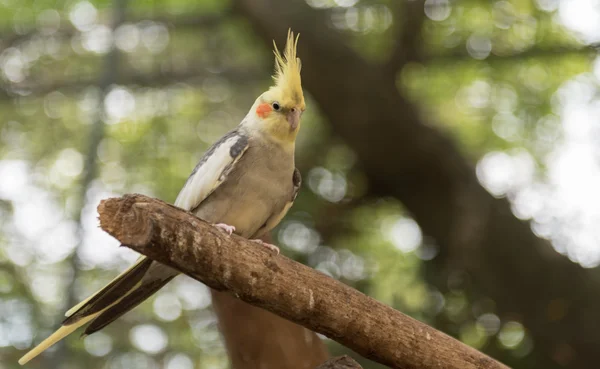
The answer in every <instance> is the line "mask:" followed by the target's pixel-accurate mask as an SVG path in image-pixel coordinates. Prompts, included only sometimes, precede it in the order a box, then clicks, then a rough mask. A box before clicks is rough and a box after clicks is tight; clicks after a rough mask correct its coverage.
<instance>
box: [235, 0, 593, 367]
mask: <svg viewBox="0 0 600 369" xmlns="http://www.w3.org/2000/svg"><path fill="white" fill-rule="evenodd" d="M234 6H235V9H236V11H237V12H238V13H239V14H241V15H243V16H244V17H246V18H247V19H248V20H249V21H250V23H251V24H252V26H254V29H255V30H256V33H257V34H258V35H259V36H260V37H261V38H262V39H263V40H264V41H265V43H266V44H267V45H271V43H272V40H273V39H275V40H276V41H277V42H278V44H280V45H281V44H282V42H283V39H284V37H285V35H286V33H287V30H288V28H289V27H291V28H292V29H293V30H294V31H296V32H298V33H300V34H301V36H300V42H299V45H298V48H299V50H298V55H299V57H300V58H301V59H302V64H303V68H302V78H303V85H304V87H305V88H306V90H307V91H308V92H310V94H311V95H312V96H313V97H314V98H315V100H316V101H317V103H318V104H319V107H320V109H321V111H322V112H323V114H324V115H325V116H326V117H327V118H328V120H329V122H330V124H331V125H332V127H333V128H334V130H335V132H336V133H337V134H338V135H339V136H340V137H341V138H343V139H344V140H345V142H346V143H347V144H348V145H349V146H350V147H351V148H352V149H353V150H354V151H355V152H356V154H357V156H358V158H359V164H360V165H361V166H362V168H363V169H364V171H365V173H366V175H367V176H368V182H369V186H370V191H371V193H372V194H373V195H377V196H394V197H396V198H397V199H399V200H400V201H401V202H402V203H403V204H404V205H405V206H406V208H407V209H408V210H409V211H410V212H411V213H412V216H414V218H415V219H416V220H417V222H418V223H419V225H420V226H421V228H422V229H423V231H424V233H425V234H427V235H429V236H431V237H433V238H434V239H435V241H436V242H437V245H438V247H439V254H438V255H437V257H436V258H435V259H434V261H432V262H430V263H426V266H427V267H428V268H431V269H433V270H432V271H431V272H430V273H429V274H428V275H429V276H435V277H434V278H432V279H430V282H432V283H434V284H435V285H437V286H438V287H439V288H440V289H442V290H444V289H445V288H446V287H445V286H447V283H448V279H449V277H450V276H451V275H453V274H455V273H457V272H458V273H462V274H466V275H468V276H469V277H470V280H471V281H472V282H473V285H474V287H475V288H476V290H477V291H478V292H479V293H480V294H482V295H485V296H489V297H490V298H492V299H493V300H494V301H495V302H496V310H497V313H498V314H499V315H500V317H501V318H508V317H510V319H516V320H520V321H521V322H522V323H523V324H524V325H525V326H526V328H527V329H528V333H529V334H530V335H531V337H532V338H533V341H534V345H535V347H536V349H538V350H539V352H540V353H542V355H543V357H544V358H545V361H544V360H542V362H540V367H545V368H551V367H557V366H560V367H569V368H580V369H583V368H590V369H591V368H596V367H597V366H598V363H599V362H600V351H599V350H598V347H600V330H598V329H597V327H599V326H600V314H598V311H600V294H599V293H598V291H600V282H599V279H598V271H597V270H585V269H583V268H582V267H580V266H579V265H577V264H574V263H572V262H570V261H569V260H568V259H566V258H565V257H563V256H561V255H559V254H558V253H556V252H555V251H554V250H553V248H552V246H551V245H550V243H549V242H548V241H546V240H542V239H539V238H537V237H536V236H535V235H534V234H533V232H532V231H531V229H530V227H529V224H528V223H527V222H523V221H520V220H519V219H517V218H515V216H514V215H513V214H512V212H511V210H510V205H509V203H508V202H507V201H506V200H504V199H502V200H498V199H494V198H493V197H492V196H491V195H490V194H488V193H487V192H486V191H485V190H484V189H483V188H482V187H481V186H480V185H479V183H478V181H477V178H476V175H475V171H474V167H473V165H472V163H470V162H469V161H468V160H467V159H465V158H464V157H463V156H461V154H460V153H459V151H458V149H457V148H456V146H455V145H454V143H453V142H452V141H451V140H450V139H448V138H447V137H446V136H445V135H443V134H442V133H440V132H439V131H438V130H436V129H434V128H432V124H430V122H427V121H425V120H424V119H423V117H421V116H419V114H418V112H417V108H416V107H415V106H414V105H412V104H411V103H410V102H409V101H408V100H407V99H406V98H405V97H404V96H403V95H402V94H401V93H400V92H399V90H398V88H397V86H396V74H395V72H394V71H392V70H391V69H390V68H384V67H382V65H377V64H375V63H369V62H367V61H365V60H364V59H363V58H361V57H360V56H359V55H358V54H357V53H356V52H354V51H353V50H352V49H350V48H349V47H348V46H346V43H345V42H344V40H343V38H342V37H341V36H340V35H339V34H338V33H336V31H335V29H333V28H331V27H329V26H328V24H329V23H330V20H329V18H328V15H327V14H328V13H326V12H324V11H319V10H315V9H312V8H310V7H309V6H308V5H307V4H306V3H305V2H304V1H302V0H289V1H285V2H284V1H278V0H235V1H234ZM265 14H269V16H265ZM418 16H423V15H422V14H420V15H418ZM415 36H417V35H415ZM410 59H411V56H406V57H405V58H404V60H410ZM400 67H401V66H400ZM309 108H310V107H309ZM556 306H560V307H563V308H561V309H559V310H560V311H559V313H556V311H555V310H556V309H555V307H556ZM559 352H567V353H568V355H562V354H559Z"/></svg>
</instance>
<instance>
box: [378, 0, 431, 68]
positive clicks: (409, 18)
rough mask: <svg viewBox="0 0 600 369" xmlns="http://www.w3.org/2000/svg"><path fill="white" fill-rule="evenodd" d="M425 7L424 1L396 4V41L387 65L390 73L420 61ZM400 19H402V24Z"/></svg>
mask: <svg viewBox="0 0 600 369" xmlns="http://www.w3.org/2000/svg"><path fill="white" fill-rule="evenodd" d="M423 6H424V2H423V1H422V0H414V1H398V2H396V5H395V8H396V11H395V12H394V18H395V19H394V24H396V29H397V32H396V41H395V44H394V48H393V49H392V52H391V54H390V57H389V59H388V62H387V65H386V68H387V69H388V70H389V71H390V72H395V71H397V70H399V69H401V68H402V66H403V65H404V64H406V63H407V62H409V61H412V60H418V59H420V58H419V45H420V44H421V41H422V40H421V27H423V21H424V20H425V13H424V10H423ZM397 8H401V9H397ZM400 19H402V22H401V23H400V22H399V21H400Z"/></svg>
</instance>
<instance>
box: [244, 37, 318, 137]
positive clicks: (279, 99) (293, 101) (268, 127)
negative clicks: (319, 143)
mask: <svg viewBox="0 0 600 369" xmlns="http://www.w3.org/2000/svg"><path fill="white" fill-rule="evenodd" d="M273 44H274V46H275V48H274V53H275V75H274V76H273V79H274V81H275V85H274V86H272V87H271V88H269V90H268V91H266V92H265V93H263V94H262V95H260V96H259V97H258V99H256V101H255V102H254V105H253V106H252V109H251V110H250V112H249V113H248V115H249V116H250V118H251V119H250V120H251V121H252V123H253V124H252V125H253V126H254V127H253V128H255V129H258V130H260V131H261V132H262V133H264V134H266V135H268V136H270V137H272V138H274V139H276V140H277V141H280V142H283V143H292V144H293V143H294V141H295V139H296V135H297V134H298V130H299V128H300V117H301V116H302V113H303V112H304V109H305V108H306V105H305V103H304V94H303V93H302V83H301V79H300V67H301V64H300V59H299V58H297V57H296V46H297V45H298V36H296V37H294V33H293V32H291V30H290V31H288V37H287V43H286V45H285V50H284V52H283V55H282V54H281V53H280V52H279V50H278V49H277V45H275V43H273Z"/></svg>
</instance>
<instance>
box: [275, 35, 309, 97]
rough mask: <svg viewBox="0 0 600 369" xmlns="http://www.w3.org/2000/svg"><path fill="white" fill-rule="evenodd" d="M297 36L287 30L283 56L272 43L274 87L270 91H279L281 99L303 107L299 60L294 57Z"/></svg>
mask: <svg viewBox="0 0 600 369" xmlns="http://www.w3.org/2000/svg"><path fill="white" fill-rule="evenodd" d="M299 36H300V35H296V37H294V32H292V30H288V35H287V42H286V45H285V50H284V52H283V55H281V53H280V52H279V49H277V45H276V44H275V41H273V46H274V47H275V48H274V50H273V53H274V54H275V75H274V76H273V80H275V86H274V87H272V89H275V90H279V91H278V92H279V93H281V95H282V96H281V98H282V99H285V100H288V101H291V102H293V103H295V104H299V105H304V94H303V93H302V81H301V79H300V69H301V66H302V65H301V63H300V59H299V58H298V57H297V56H296V47H297V46H298V37H299Z"/></svg>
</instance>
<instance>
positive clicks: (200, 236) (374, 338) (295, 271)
mask: <svg viewBox="0 0 600 369" xmlns="http://www.w3.org/2000/svg"><path fill="white" fill-rule="evenodd" d="M98 211H99V214H100V226H101V227H102V229H104V230H105V231H106V232H108V233H109V234H111V235H112V236H113V237H115V238H116V239H118V240H119V241H120V242H121V243H122V244H123V245H124V246H127V247H130V248H131V249H133V250H135V251H138V252H140V253H142V254H144V255H146V256H148V257H150V258H152V259H154V260H157V261H159V262H161V263H164V264H166V265H169V266H171V267H173V268H175V269H177V270H179V271H180V272H182V273H185V274H187V275H189V276H190V277H192V278H194V279H196V280H198V281H201V282H203V283H205V284H206V285H208V286H209V287H211V288H213V289H215V290H217V291H229V292H230V293H232V294H233V295H234V296H236V297H237V298H239V299H241V300H243V301H245V302H248V303H251V304H252V305H254V306H257V307H260V308H263V309H266V310H269V311H271V312H273V313H275V314H277V315H279V316H281V317H283V318H285V319H288V320H290V321H292V322H295V323H298V324H301V325H303V326H304V327H306V328H309V329H311V330H313V331H315V332H318V333H322V334H324V335H326V336H328V337H330V338H332V339H334V340H336V341H338V342H339V343H341V344H343V345H345V346H347V347H349V348H351V349H353V350H355V351H356V352H358V353H360V354H361V355H363V356H365V357H367V358H369V359H372V360H374V361H377V362H379V363H381V364H384V365H388V366H390V367H392V368H398V369H400V368H402V369H417V368H419V369H425V368H442V367H443V368H447V369H476V368H490V369H494V368H498V369H499V368H507V367H506V366H505V365H503V364H500V363H498V362H496V361H494V360H493V359H491V358H489V357H488V356H486V355H484V354H482V353H480V352H479V351H477V350H475V349H473V348H471V347H468V346H466V345H464V344H463V343H461V342H459V341H457V340H455V339H454V338H452V337H449V336H447V335H446V334H444V333H442V332H439V331H437V330H435V329H433V328H431V327H429V326H427V325H425V324H423V323H421V322H419V321H416V320H414V319H412V318H410V317H408V316H406V315H404V314H402V313H401V312H399V311H397V310H394V309H392V308H391V307H389V306H387V305H384V304H382V303H380V302H378V301H376V300H374V299H372V298H370V297H368V296H366V295H364V294H363V293H361V292H359V291H357V290H355V289H353V288H351V287H348V286H346V285H345V284H343V283H341V282H338V281H336V280H334V279H332V278H330V277H328V276H326V275H324V274H322V273H319V272H317V271H315V270H313V269H311V268H309V267H307V266H305V265H302V264H300V263H297V262H295V261H293V260H290V259H288V258H286V257H285V256H283V255H279V256H275V255H274V254H271V253H269V252H268V251H267V250H266V249H265V248H263V247H260V246H258V245H256V243H254V242H250V241H248V240H246V239H244V238H241V237H238V236H235V235H234V236H227V235H226V234H225V233H223V232H222V231H220V230H219V229H217V228H215V227H212V226H211V225H209V224H207V223H206V222H204V221H202V220H200V219H198V218H197V217H195V216H193V215H192V214H190V213H188V212H184V211H182V210H181V209H178V208H176V207H174V206H172V205H169V204H167V203H165V202H163V201H160V200H157V199H152V198H149V197H146V196H142V195H129V196H125V197H124V198H113V199H108V200H104V201H102V202H101V203H100V205H99V207H98Z"/></svg>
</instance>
